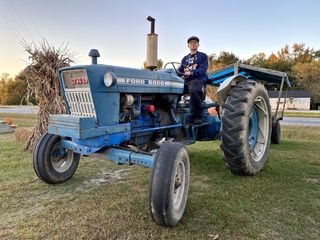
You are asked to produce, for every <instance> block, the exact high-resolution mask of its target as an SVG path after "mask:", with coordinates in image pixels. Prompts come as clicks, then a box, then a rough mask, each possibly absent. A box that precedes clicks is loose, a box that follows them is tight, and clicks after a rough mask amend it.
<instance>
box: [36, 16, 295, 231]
mask: <svg viewBox="0 0 320 240" xmlns="http://www.w3.org/2000/svg"><path fill="white" fill-rule="evenodd" d="M148 20H149V21H151V33H150V34H148V56H151V57H150V58H151V60H150V59H149V61H148V62H149V64H148V66H149V67H150V68H154V67H155V66H156V64H155V62H156V59H157V58H156V50H155V48H156V45H157V44H156V43H157V35H156V34H155V33H154V19H153V18H150V17H149V18H148ZM89 56H91V57H92V64H91V65H83V66H72V67H66V68H62V69H60V70H59V73H58V76H59V81H60V87H61V93H62V95H63V97H64V100H65V104H66V106H67V110H68V114H62V115H61V114H59V115H50V120H49V126H48V132H47V133H45V134H44V135H43V136H42V137H41V138H40V140H39V141H38V143H37V145H36V147H35V150H34V152H33V166H34V170H35V172H36V174H37V176H38V177H39V178H40V179H41V180H43V181H44V182H46V183H49V184H56V183H61V182H64V181H66V180H68V179H70V178H71V177H72V176H73V174H74V173H75V171H76V169H77V166H78V163H79V160H80V156H81V155H85V156H88V155H91V154H94V155H95V156H99V157H102V158H107V159H110V160H112V161H114V162H116V163H117V164H128V165H130V164H138V165H142V166H145V167H148V168H151V169H152V173H151V179H150V189H149V209H150V214H151V216H152V218H153V220H154V221H155V222H156V223H158V224H160V225H163V226H175V225H176V224H178V222H179V221H180V219H181V218H182V216H183V213H184V210H185V207H186V203H187V196H188V187H189V175H190V164H189V157H188V152H187V148H186V145H188V144H192V143H195V142H196V141H208V140H216V139H221V149H222V151H223V155H224V157H223V159H224V161H225V163H226V165H227V166H228V168H229V169H230V170H231V172H233V173H235V174H241V175H254V174H256V173H257V172H259V171H260V170H261V169H262V168H263V167H264V165H265V163H266V160H267V156H268V151H269V145H270V142H271V139H272V141H273V142H275V143H279V138H280V124H279V120H281V118H282V116H281V114H279V112H280V111H278V108H279V104H278V107H277V110H276V113H274V114H272V112H271V107H270V102H269V97H268V93H267V91H266V88H265V86H264V85H265V84H276V85H280V94H279V96H281V91H282V89H283V88H284V87H285V86H287V87H289V86H290V83H289V80H288V76H287V74H286V73H282V72H278V71H272V70H267V69H262V68H257V67H253V66H249V65H244V64H240V63H236V64H234V65H230V66H228V67H226V68H224V69H222V70H219V71H216V72H213V73H211V74H209V80H208V82H207V84H208V85H213V86H218V91H217V97H218V101H217V102H213V101H208V100H206V99H204V101H203V103H202V109H203V115H202V116H203V117H202V123H201V124H196V125H195V124H192V123H191V119H190V116H191V113H190V104H189V99H188V97H187V96H184V94H183V92H184V79H183V78H181V77H179V72H178V71H177V67H176V66H175V63H170V64H171V65H172V66H173V69H163V70H159V71H148V70H140V69H132V68H125V67H116V66H110V65H102V64H97V57H99V52H98V51H97V50H91V51H90V53H89ZM150 62H151V64H150ZM170 64H169V65H170ZM279 102H280V101H278V103H279ZM209 108H217V109H218V113H219V114H218V115H217V116H212V115H210V114H209V113H208V109H209Z"/></svg>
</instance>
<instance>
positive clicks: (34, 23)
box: [23, 0, 42, 38]
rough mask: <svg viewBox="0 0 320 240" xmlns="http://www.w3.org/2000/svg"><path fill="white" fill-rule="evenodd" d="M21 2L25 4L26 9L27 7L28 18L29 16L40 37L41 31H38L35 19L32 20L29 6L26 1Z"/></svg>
mask: <svg viewBox="0 0 320 240" xmlns="http://www.w3.org/2000/svg"><path fill="white" fill-rule="evenodd" d="M23 3H24V6H25V7H26V9H27V12H28V14H29V16H30V18H31V21H32V22H33V25H34V26H35V28H36V30H37V33H38V35H39V36H40V38H42V35H41V33H40V31H39V28H38V25H37V24H36V21H35V20H34V18H33V16H32V14H31V11H30V8H29V7H28V4H27V3H26V1H25V0H23Z"/></svg>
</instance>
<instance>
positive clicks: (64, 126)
mask: <svg viewBox="0 0 320 240" xmlns="http://www.w3.org/2000/svg"><path fill="white" fill-rule="evenodd" d="M67 116H69V118H67V117H66V116H64V117H63V118H60V119H59V120H57V119H55V120H51V121H49V126H48V132H49V133H51V134H56V135H60V136H63V137H71V138H77V139H87V138H91V137H97V136H102V135H106V134H113V133H120V132H130V130H131V124H130V123H124V124H114V125H108V126H103V127H92V128H87V127H88V126H87V125H81V123H83V122H82V121H81V120H79V122H77V121H75V119H76V118H83V117H77V116H71V115H67ZM61 119H63V121H61ZM93 119H94V118H93ZM84 122H86V121H84Z"/></svg>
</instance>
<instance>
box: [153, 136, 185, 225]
mask: <svg viewBox="0 0 320 240" xmlns="http://www.w3.org/2000/svg"><path fill="white" fill-rule="evenodd" d="M189 179H190V164H189V156H188V152H187V149H186V148H185V146H184V145H182V144H180V143H176V142H173V143H165V144H164V145H162V146H161V147H160V148H159V150H158V151H157V154H156V157H155V161H154V166H153V168H152V174H151V182H150V190H149V209H150V214H151V216H152V218H153V220H154V221H155V222H156V223H157V224H159V225H162V226H167V227H173V226H175V225H177V224H178V222H179V221H180V219H181V218H182V216H183V213H184V210H185V207H186V203H187V197H188V188H189Z"/></svg>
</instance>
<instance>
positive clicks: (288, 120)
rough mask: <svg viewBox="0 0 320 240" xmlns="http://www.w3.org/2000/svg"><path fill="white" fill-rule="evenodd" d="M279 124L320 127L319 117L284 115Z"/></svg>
mask: <svg viewBox="0 0 320 240" xmlns="http://www.w3.org/2000/svg"><path fill="white" fill-rule="evenodd" d="M281 124H282V125H299V126H317V127H320V118H304V117H284V118H283V121H281Z"/></svg>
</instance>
